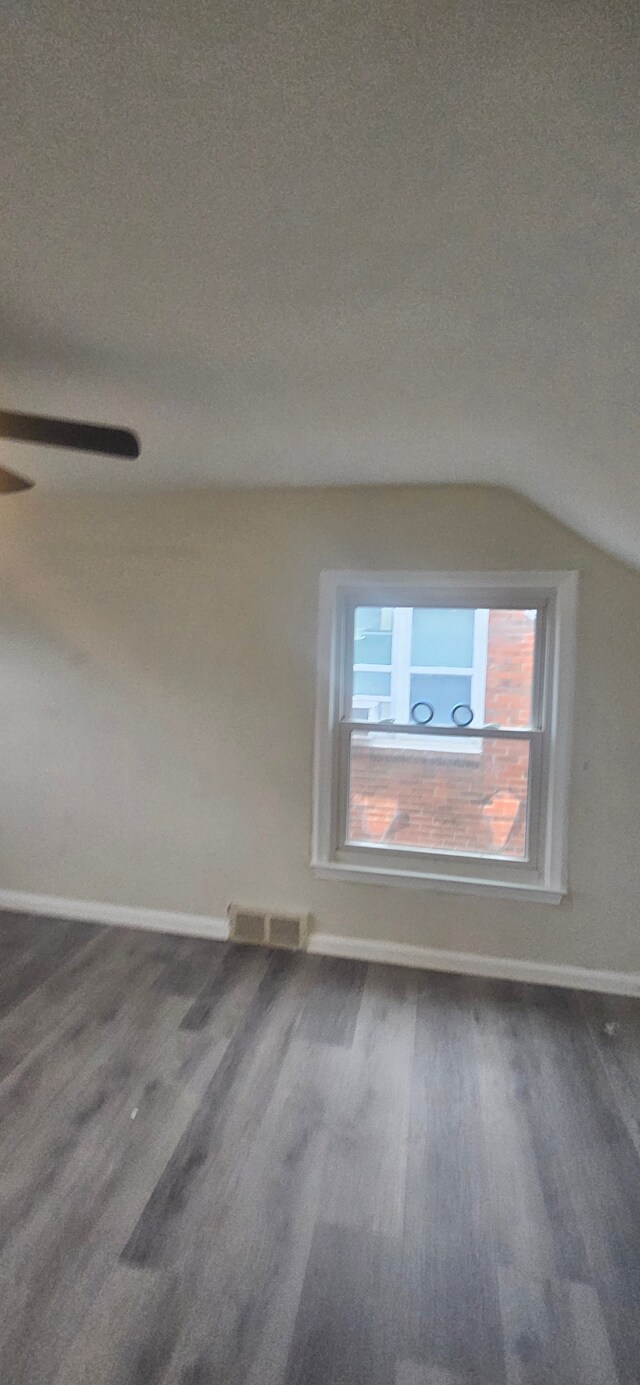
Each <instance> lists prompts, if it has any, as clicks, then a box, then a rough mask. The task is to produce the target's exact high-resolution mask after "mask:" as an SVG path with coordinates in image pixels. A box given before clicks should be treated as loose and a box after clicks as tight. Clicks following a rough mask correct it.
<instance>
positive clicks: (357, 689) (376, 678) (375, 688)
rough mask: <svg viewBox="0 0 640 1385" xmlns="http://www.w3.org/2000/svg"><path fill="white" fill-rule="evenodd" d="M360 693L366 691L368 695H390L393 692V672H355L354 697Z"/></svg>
mask: <svg viewBox="0 0 640 1385" xmlns="http://www.w3.org/2000/svg"><path fill="white" fill-rule="evenodd" d="M359 693H364V694H365V695H366V696H367V697H389V695H390V693H391V674H390V673H366V672H364V671H362V672H360V673H354V675H353V695H354V697H355V696H356V695H357V694H359Z"/></svg>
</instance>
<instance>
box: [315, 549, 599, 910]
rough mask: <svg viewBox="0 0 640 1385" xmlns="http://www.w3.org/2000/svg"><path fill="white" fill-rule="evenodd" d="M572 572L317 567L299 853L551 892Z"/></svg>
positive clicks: (412, 874)
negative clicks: (310, 839)
mask: <svg viewBox="0 0 640 1385" xmlns="http://www.w3.org/2000/svg"><path fill="white" fill-rule="evenodd" d="M575 594H576V577H575V574H573V573H499V574H475V575H474V574H465V573H462V574H458V575H450V574H443V573H431V574H428V573H427V574H415V573H409V574H398V573H379V574H375V573H371V574H366V573H362V574H358V573H351V574H349V573H336V572H333V573H325V574H323V579H322V592H321V610H320V647H319V667H318V715H317V731H316V766H315V803H314V843H313V864H314V866H315V867H316V869H317V870H318V871H319V872H320V873H323V874H328V875H335V874H337V875H341V876H343V877H346V878H349V877H350V878H354V879H359V880H362V879H364V880H377V881H380V882H382V883H384V882H388V883H394V882H400V883H432V884H434V883H435V884H438V885H439V886H440V887H441V888H459V889H460V888H461V889H493V890H495V891H499V892H501V893H505V892H508V891H510V890H513V891H516V892H517V893H518V894H519V895H520V896H522V892H523V891H526V892H529V894H530V895H531V897H534V898H537V899H542V898H546V899H548V900H550V901H554V902H557V900H559V899H560V898H561V897H562V895H563V894H564V893H565V892H566V880H565V868H564V856H565V821H564V819H565V801H566V794H567V779H568V756H569V740H570V736H569V731H570V727H569V722H570V703H571V676H572V648H573V627H574V618H575V617H574V611H575Z"/></svg>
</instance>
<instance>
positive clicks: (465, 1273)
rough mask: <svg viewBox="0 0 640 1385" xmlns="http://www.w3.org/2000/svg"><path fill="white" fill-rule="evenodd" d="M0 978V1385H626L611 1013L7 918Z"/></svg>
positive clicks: (629, 1178)
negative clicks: (0, 1117)
mask: <svg viewBox="0 0 640 1385" xmlns="http://www.w3.org/2000/svg"><path fill="white" fill-rule="evenodd" d="M0 963H1V965H0V1103H1V1112H2V1124H1V1128H0V1154H1V1162H0V1173H1V1179H0V1381H2V1385H547V1383H548V1385H614V1382H615V1383H616V1385H637V1383H638V1381H639V1380H640V1123H639V1117H640V1004H639V1003H638V1002H636V1001H630V1000H622V999H609V998H604V997H596V996H587V995H582V996H580V995H578V994H576V993H571V992H561V991H557V990H551V989H546V988H542V987H525V986H520V985H515V984H511V983H504V982H490V981H486V980H471V979H466V978H462V977H450V976H442V975H434V974H428V973H426V972H412V971H407V970H402V969H400V968H384V967H373V966H371V967H369V966H366V965H363V964H360V963H355V962H346V961H331V960H329V959H324V958H319V957H302V956H296V955H291V956H289V955H286V954H282V953H268V952H264V951H257V950H255V951H254V950H250V949H244V950H242V949H240V948H233V947H230V946H227V945H223V944H216V943H207V942H202V941H196V940H190V939H182V938H172V937H167V936H161V935H157V934H151V933H141V932H140V933H137V932H133V931H128V930H127V931H125V930H122V929H113V930H108V929H103V928H97V927H92V926H90V925H84V924H77V923H64V922H52V921H37V920H34V919H29V918H25V917H18V916H14V915H9V914H5V915H0ZM611 1026H613V1028H611Z"/></svg>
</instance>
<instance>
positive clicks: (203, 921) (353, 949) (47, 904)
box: [0, 890, 640, 996]
mask: <svg viewBox="0 0 640 1385" xmlns="http://www.w3.org/2000/svg"><path fill="white" fill-rule="evenodd" d="M2 909H13V910H15V911H16V913H22V914H38V915H42V916H43V917H47V918H64V919H85V920H86V921H87V923H109V924H115V925H116V926H118V927H121V928H148V929H152V930H153V931H155V932H157V933H177V934H182V935H183V936H187V937H191V938H212V939H216V940H218V941H224V940H225V939H226V938H228V936H229V924H228V920H227V919H226V918H213V917H209V916H208V915H206V914H179V913H172V912H169V911H167V910H164V909H141V908H133V907H129V905H124V904H102V903H98V902H97V901H95V900H88V899H61V898H59V897H58V896H57V895H48V894H28V893H26V892H24V891H22V890H0V910H2ZM308 951H309V952H314V953H316V954H318V955H320V956H323V957H348V958H351V959H353V960H354V961H360V962H382V963H386V964H387V965H390V966H399V967H419V968H420V969H421V970H425V971H450V972H457V973H459V974H461V975H463V976H490V977H494V978H495V979H496V980H500V979H502V980H505V981H531V982H534V983H537V984H538V985H542V986H565V987H568V988H569V989H573V990H580V991H600V992H602V993H603V994H604V995H631V996H640V974H638V973H636V972H631V971H593V970H591V968H589V967H570V966H563V965H553V964H550V963H548V962H527V961H522V960H520V959H518V958H516V957H487V956H485V955H482V954H481V953H477V952H448V951H446V950H445V949H444V948H439V947H417V946H414V945H412V944H410V943H392V942H381V941H379V940H377V939H375V938H349V937H344V936H343V935H342V934H340V933H311V934H310V936H309V943H308Z"/></svg>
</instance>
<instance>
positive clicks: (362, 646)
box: [353, 630, 391, 664]
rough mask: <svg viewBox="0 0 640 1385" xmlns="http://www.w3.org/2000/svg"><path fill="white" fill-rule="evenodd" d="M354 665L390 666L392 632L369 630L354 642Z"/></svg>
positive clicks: (358, 636)
mask: <svg viewBox="0 0 640 1385" xmlns="http://www.w3.org/2000/svg"><path fill="white" fill-rule="evenodd" d="M353 662H354V664H390V663H391V632H390V631H387V630H368V631H366V632H365V633H363V634H362V635H356V637H355V639H354V641H353Z"/></svg>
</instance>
